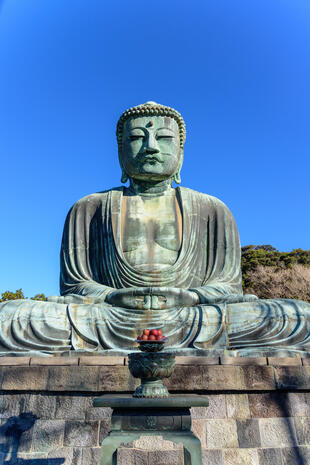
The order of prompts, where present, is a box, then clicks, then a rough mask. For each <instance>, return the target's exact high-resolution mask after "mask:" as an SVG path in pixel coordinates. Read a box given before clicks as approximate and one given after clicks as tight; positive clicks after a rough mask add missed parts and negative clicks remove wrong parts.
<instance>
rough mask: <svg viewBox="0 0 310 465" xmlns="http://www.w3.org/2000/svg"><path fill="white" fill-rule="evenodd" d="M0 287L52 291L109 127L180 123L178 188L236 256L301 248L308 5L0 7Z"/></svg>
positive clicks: (309, 228)
mask: <svg viewBox="0 0 310 465" xmlns="http://www.w3.org/2000/svg"><path fill="white" fill-rule="evenodd" d="M0 5H1V6H0V154H1V183H0V190H1V192H0V195H1V228H0V243H1V253H0V256H1V266H0V292H3V291H5V290H7V289H10V290H15V289H17V288H20V287H22V288H23V290H24V292H25V294H26V295H27V296H31V295H34V294H35V293H38V292H44V293H46V294H47V295H50V294H57V293H58V275H59V247H60V241H61V234H62V227H63V223H64V220H65V216H66V213H67V211H68V210H69V208H70V207H71V205H72V204H73V203H74V202H75V201H77V200H78V199H79V198H81V197H83V196H84V195H86V194H89V193H91V192H96V191H99V190H103V189H107V188H109V187H113V186H118V185H120V170H119V167H118V161H117V146H116V139H115V135H114V134H115V125H116V122H117V119H118V117H119V115H120V114H121V112H122V111H123V110H125V109H126V108H128V107H130V106H133V105H136V104H139V103H143V102H145V101H147V100H155V101H157V102H160V103H163V104H166V105H168V106H172V107H174V108H176V109H178V110H179V111H180V112H181V113H182V115H183V117H184V119H185V121H186V123H187V137H188V138H187V142H186V144H185V161H184V165H183V171H182V185H184V186H187V187H191V188H193V189H196V190H199V191H202V192H205V193H208V194H211V195H214V196H216V197H219V198H220V199H222V200H223V201H224V202H225V203H226V204H227V205H228V206H229V208H230V209H231V210H232V212H233V214H234V216H235V218H236V220H237V223H238V226H239V231H240V236H241V242H242V245H246V244H272V245H273V246H275V247H277V248H278V249H280V250H285V251H289V250H292V249H293V248H299V247H300V248H303V249H310V215H309V213H310V208H309V200H310V195H309V190H310V189H309V177H310V169H309V168H310V163H309V157H310V2H309V0H272V1H270V0H248V1H245V0H242V1H241V0H233V1H232V0H207V1H206V0H191V1H188V0H186V1H184V0H183V1H182V0H156V2H155V1H149V2H147V1H145V0H143V1H140V0H132V1H130V2H129V1H127V0H123V1H120V0H113V1H112V0H111V1H102V0H87V1H81V0H66V1H64V0H27V1H22V0H2V2H1V0H0Z"/></svg>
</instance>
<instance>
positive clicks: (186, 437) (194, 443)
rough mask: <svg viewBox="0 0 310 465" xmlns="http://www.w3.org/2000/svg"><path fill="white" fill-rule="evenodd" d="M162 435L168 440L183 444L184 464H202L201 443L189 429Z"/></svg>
mask: <svg viewBox="0 0 310 465" xmlns="http://www.w3.org/2000/svg"><path fill="white" fill-rule="evenodd" d="M163 436H164V438H165V439H166V440H168V441H172V442H175V443H180V442H181V443H182V444H183V447H184V465H202V456H201V443H200V440H199V439H198V438H197V436H195V435H194V434H193V433H192V432H191V431H188V432H187V433H180V434H178V433H168V434H165V435H163Z"/></svg>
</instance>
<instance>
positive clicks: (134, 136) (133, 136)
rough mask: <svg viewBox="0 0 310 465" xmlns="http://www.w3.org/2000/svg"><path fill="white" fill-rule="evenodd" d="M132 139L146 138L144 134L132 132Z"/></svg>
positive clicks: (130, 137)
mask: <svg viewBox="0 0 310 465" xmlns="http://www.w3.org/2000/svg"><path fill="white" fill-rule="evenodd" d="M129 139H130V140H139V139H144V134H132V135H131V136H129Z"/></svg>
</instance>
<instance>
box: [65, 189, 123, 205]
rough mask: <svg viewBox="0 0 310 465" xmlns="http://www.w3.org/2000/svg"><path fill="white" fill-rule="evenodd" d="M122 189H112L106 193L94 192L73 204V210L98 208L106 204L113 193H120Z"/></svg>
mask: <svg viewBox="0 0 310 465" xmlns="http://www.w3.org/2000/svg"><path fill="white" fill-rule="evenodd" d="M122 191H123V188H122V187H113V188H112V189H108V190H106V191H100V192H95V193H94V194H88V195H85V197H82V198H81V199H80V200H78V201H77V202H75V204H74V205H73V207H72V208H73V209H84V208H92V207H98V206H100V205H102V204H104V203H106V202H107V200H108V199H109V197H110V195H111V194H112V193H113V192H115V193H117V192H122Z"/></svg>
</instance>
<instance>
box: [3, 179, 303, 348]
mask: <svg viewBox="0 0 310 465" xmlns="http://www.w3.org/2000/svg"><path fill="white" fill-rule="evenodd" d="M176 194H177V196H178V199H179V202H180V206H181V212H182V219H183V228H182V230H183V236H182V244H181V249H180V251H179V255H178V258H177V260H176V262H175V263H174V264H173V265H172V266H170V267H169V268H167V269H166V270H161V271H153V272H152V271H150V272H147V271H143V272H142V271H139V270H137V269H135V268H134V267H132V266H131V265H130V264H129V263H128V262H127V261H126V259H125V257H124V254H123V251H122V247H121V231H120V227H121V226H120V225H121V209H122V196H123V188H116V189H112V190H109V191H106V192H101V193H97V194H92V195H89V196H87V197H84V198H83V199H81V200H79V201H78V202H77V203H76V204H75V205H74V206H73V207H72V209H71V210H70V212H69V214H68V216H67V219H66V223H65V227H64V233H63V240H62V246H61V273H60V289H61V296H60V297H52V298H50V299H49V301H48V302H35V301H25V300H19V301H11V302H6V303H3V304H0V353H1V352H16V353H24V352H26V353H29V351H34V352H42V353H44V352H45V353H56V352H64V351H67V350H81V351H101V350H106V349H119V348H120V349H130V348H134V347H135V339H136V337H137V335H138V334H139V333H140V332H141V331H142V329H144V328H146V327H149V328H152V327H153V328H161V329H162V331H163V333H164V334H165V335H166V336H167V337H168V338H169V345H170V346H171V347H174V348H187V347H189V348H196V349H218V350H224V349H234V350H235V353H236V354H237V353H240V354H242V353H244V354H247V355H248V354H253V353H255V350H256V351H257V352H259V353H261V352H262V351H265V352H266V350H267V352H268V350H269V351H270V350H273V349H276V350H281V348H285V349H287V350H289V351H300V350H309V349H310V343H309V329H310V328H309V317H310V305H309V304H307V303H305V302H301V301H294V300H285V299H277V300H257V301H255V302H238V297H236V302H235V303H231V302H233V299H232V300H228V302H230V303H225V299H226V298H227V297H230V296H239V297H240V296H241V295H242V286H241V269H240V242H239V235H238V230H237V227H236V224H235V221H234V219H233V216H232V214H231V213H230V211H229V210H228V208H227V207H226V206H225V205H224V204H223V203H222V202H221V201H220V200H218V199H216V198H215V197H211V196H209V195H205V194H201V193H199V192H196V191H193V190H191V189H187V188H177V189H176ZM138 287H174V288H181V289H190V290H193V291H194V292H196V293H197V294H198V295H199V299H200V304H199V305H196V306H194V307H177V308H170V309H164V310H139V309H134V310H133V309H128V308H120V307H116V306H112V305H110V304H108V303H107V302H106V301H105V298H106V296H107V295H108V293H109V292H111V291H112V290H115V289H122V288H138ZM212 299H213V302H214V303H210V302H211V301H212ZM217 302H218V303H217ZM238 351H239V352H238Z"/></svg>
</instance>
